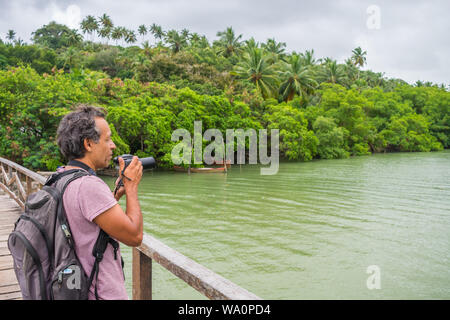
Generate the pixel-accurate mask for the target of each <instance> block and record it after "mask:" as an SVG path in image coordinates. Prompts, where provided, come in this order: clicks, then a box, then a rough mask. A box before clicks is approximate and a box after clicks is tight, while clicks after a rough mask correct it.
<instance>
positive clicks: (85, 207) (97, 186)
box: [78, 176, 117, 222]
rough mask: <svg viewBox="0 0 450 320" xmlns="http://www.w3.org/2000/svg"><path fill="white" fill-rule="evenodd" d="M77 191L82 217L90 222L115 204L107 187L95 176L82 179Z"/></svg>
mask: <svg viewBox="0 0 450 320" xmlns="http://www.w3.org/2000/svg"><path fill="white" fill-rule="evenodd" d="M82 179H83V180H82V181H81V184H80V189H79V191H78V201H79V202H78V203H79V204H80V210H81V213H82V214H83V216H84V217H85V218H86V219H87V220H89V221H91V222H92V220H94V219H95V218H96V217H97V216H98V215H99V214H101V213H103V212H105V211H106V210H108V209H110V208H112V207H113V206H115V205H116V204H117V201H116V199H115V198H114V196H113V194H112V192H111V190H110V189H109V187H108V185H107V184H106V183H105V182H104V181H103V180H102V179H100V178H98V177H95V176H87V177H83V178H82Z"/></svg>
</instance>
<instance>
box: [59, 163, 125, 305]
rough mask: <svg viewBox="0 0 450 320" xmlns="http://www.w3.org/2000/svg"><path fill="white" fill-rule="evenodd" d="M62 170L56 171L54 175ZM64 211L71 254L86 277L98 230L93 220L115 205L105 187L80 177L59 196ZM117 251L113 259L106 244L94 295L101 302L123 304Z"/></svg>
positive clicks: (91, 291) (95, 179) (96, 180)
mask: <svg viewBox="0 0 450 320" xmlns="http://www.w3.org/2000/svg"><path fill="white" fill-rule="evenodd" d="M62 171H64V168H60V169H58V172H62ZM63 201H64V209H65V210H66V215H67V220H68V222H69V226H70V230H71V231H72V236H73V239H74V241H75V251H76V253H77V256H78V259H79V260H80V263H81V265H82V266H83V269H84V271H85V272H86V275H87V276H88V277H89V276H90V274H91V271H92V267H93V266H94V261H95V259H94V256H93V255H92V249H93V248H94V244H95V242H96V241H97V237H98V234H99V232H100V228H99V226H98V225H97V224H95V223H94V222H93V220H94V219H95V217H97V216H98V215H100V214H101V213H103V212H105V211H106V210H108V209H110V208H112V207H113V206H115V205H116V204H117V201H116V199H115V198H114V196H113V194H112V192H111V190H110V189H109V187H108V185H107V184H106V183H105V182H104V181H103V180H102V179H100V178H99V177H96V176H84V177H81V178H78V179H76V180H74V181H72V182H71V183H70V184H69V185H68V186H67V188H66V191H65V192H64V196H63ZM120 257H121V255H120V249H119V250H118V252H117V259H114V249H113V247H112V245H110V244H108V246H107V247H106V251H105V253H104V255H103V260H102V261H101V262H100V272H99V274H98V285H97V292H98V297H99V299H101V300H127V299H128V295H127V292H126V289H125V279H124V276H123V272H122V263H121V259H120ZM94 285H95V278H94V281H93V283H92V286H91V288H90V289H89V300H95V293H94V288H95V287H94Z"/></svg>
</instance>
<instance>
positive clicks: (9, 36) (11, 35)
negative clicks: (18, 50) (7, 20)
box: [6, 30, 16, 43]
mask: <svg viewBox="0 0 450 320" xmlns="http://www.w3.org/2000/svg"><path fill="white" fill-rule="evenodd" d="M15 38H16V32H15V31H14V30H8V33H7V34H6V39H8V40H9V41H11V43H12V42H13V41H14V39H15Z"/></svg>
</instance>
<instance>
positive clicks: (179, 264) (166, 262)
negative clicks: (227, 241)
mask: <svg viewBox="0 0 450 320" xmlns="http://www.w3.org/2000/svg"><path fill="white" fill-rule="evenodd" d="M152 260H154V261H155V262H157V263H159V264H160V265H161V266H163V267H164V268H166V269H167V270H169V271H170V272H172V273H173V274H174V275H176V276H177V277H178V278H180V279H181V280H183V281H185V282H186V283H187V284H188V285H190V286H191V287H193V288H194V289H196V290H197V291H199V292H200V293H202V294H203V295H205V296H206V297H207V298H209V299H213V300H261V298H260V297H258V296H256V295H254V294H253V293H250V292H248V291H247V290H245V289H243V288H241V287H239V286H238V285H236V284H234V283H233V282H231V281H229V280H227V279H225V278H223V277H221V276H220V275H218V274H216V273H214V272H213V271H211V270H209V269H208V268H206V267H204V266H202V265H200V264H198V263H197V262H195V261H193V260H191V259H189V258H188V257H186V256H184V255H182V254H181V253H179V252H177V251H176V250H174V249H172V248H170V247H168V246H167V245H165V244H164V243H162V242H161V241H159V240H158V239H156V238H154V237H152V236H150V235H148V234H144V239H143V240H142V244H141V245H140V246H139V247H137V248H133V299H134V300H147V299H148V300H149V299H151V294H149V293H151V262H152ZM138 264H141V266H140V267H139V268H138V267H137V265H138ZM143 269H146V272H142V270H143ZM135 288H136V290H135Z"/></svg>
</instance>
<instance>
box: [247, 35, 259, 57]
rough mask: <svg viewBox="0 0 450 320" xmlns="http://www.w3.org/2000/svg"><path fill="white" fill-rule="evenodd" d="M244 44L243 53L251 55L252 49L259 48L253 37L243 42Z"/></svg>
mask: <svg viewBox="0 0 450 320" xmlns="http://www.w3.org/2000/svg"><path fill="white" fill-rule="evenodd" d="M244 43H245V47H244V51H246V52H248V53H250V54H251V52H252V50H253V49H255V48H259V47H260V46H259V42H257V41H256V40H255V38H253V37H251V38H250V39H248V40H245V41H244Z"/></svg>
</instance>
